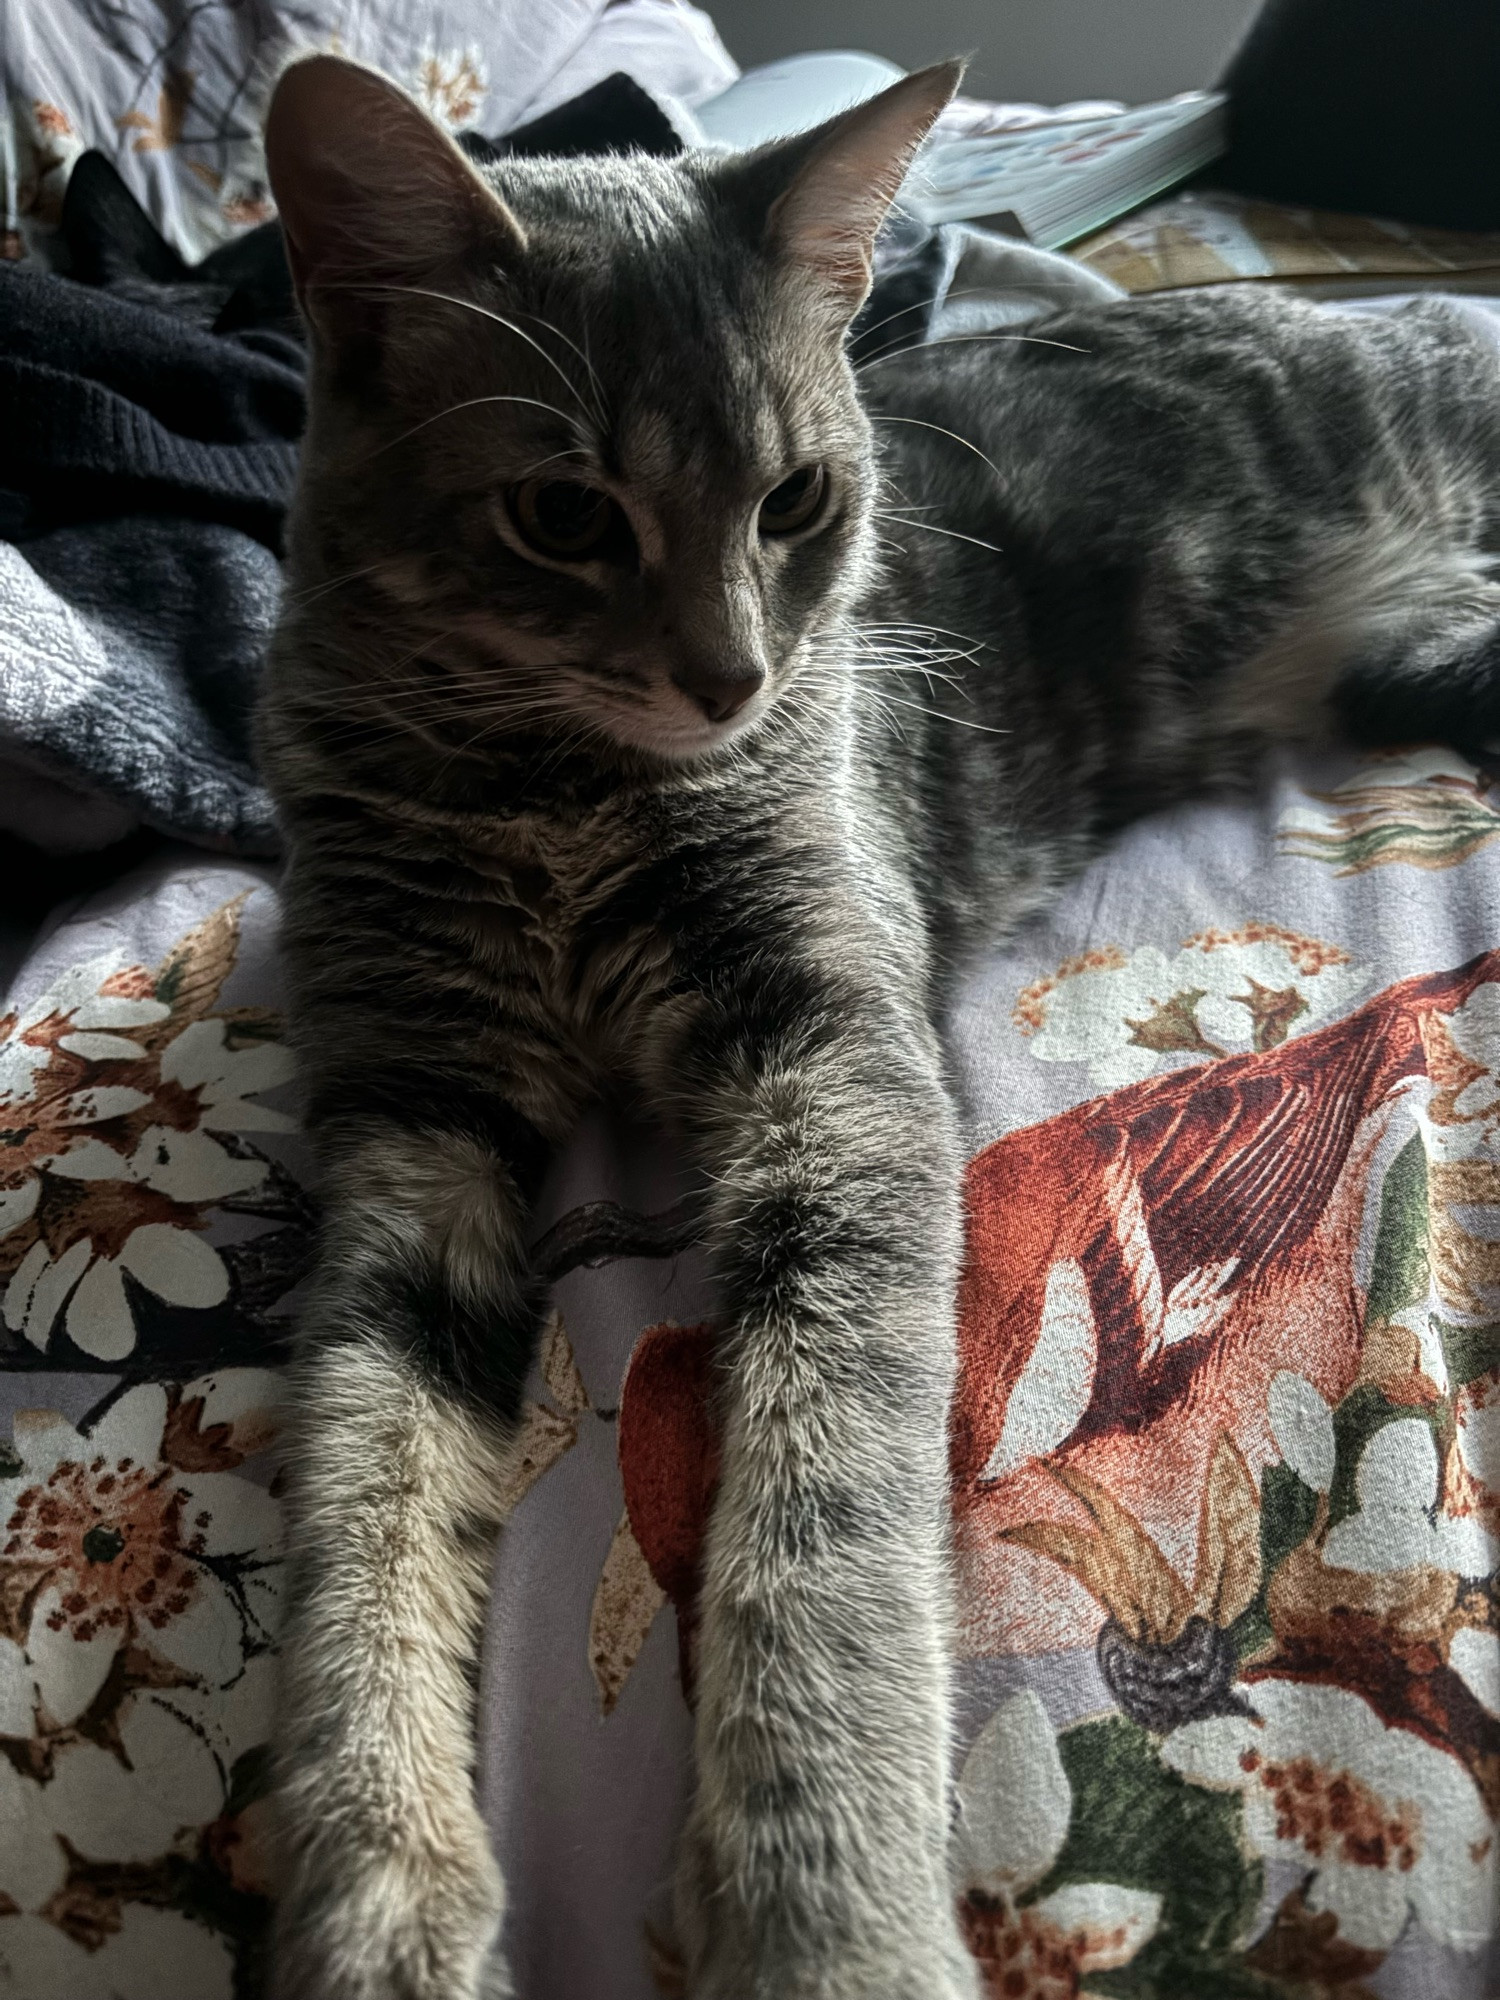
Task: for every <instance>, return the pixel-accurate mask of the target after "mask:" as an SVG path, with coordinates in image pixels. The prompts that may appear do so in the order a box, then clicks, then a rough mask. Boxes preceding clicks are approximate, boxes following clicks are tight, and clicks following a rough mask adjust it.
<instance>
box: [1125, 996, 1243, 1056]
mask: <svg viewBox="0 0 1500 2000" xmlns="http://www.w3.org/2000/svg"><path fill="white" fill-rule="evenodd" d="M1206 990H1207V989H1206V988H1204V987H1201V986H1200V987H1197V988H1195V989H1193V990H1191V991H1188V992H1184V993H1174V994H1173V995H1172V997H1171V999H1170V1000H1156V1001H1153V1002H1152V1006H1151V1012H1150V1013H1149V1014H1148V1015H1147V1016H1146V1018H1145V1019H1144V1020H1143V1021H1134V1020H1132V1019H1131V1018H1130V1016H1129V1015H1127V1016H1126V1017H1125V1025H1126V1027H1128V1028H1129V1030H1130V1039H1131V1041H1133V1042H1134V1043H1135V1044H1136V1046H1137V1047H1138V1048H1142V1049H1151V1050H1152V1051H1153V1052H1154V1053H1155V1054H1156V1055H1159V1056H1165V1055H1172V1054H1174V1053H1175V1052H1177V1051H1179V1050H1189V1051H1191V1052H1192V1053H1193V1054H1195V1055H1206V1056H1221V1055H1223V1053H1224V1051H1223V1050H1222V1049H1221V1048H1220V1047H1219V1046H1218V1044H1217V1043H1216V1042H1211V1041H1209V1039H1208V1037H1207V1036H1206V1035H1205V1034H1204V1032H1203V1030H1202V1029H1201V1028H1200V1027H1199V1026H1198V1002H1199V1001H1200V1000H1201V999H1202V998H1203V996H1204V993H1205V991H1206Z"/></svg>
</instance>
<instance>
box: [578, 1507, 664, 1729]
mask: <svg viewBox="0 0 1500 2000" xmlns="http://www.w3.org/2000/svg"><path fill="white" fill-rule="evenodd" d="M666 1601H667V1593H666V1592H665V1591H664V1590H663V1589H662V1587H661V1585H660V1584H659V1583H658V1582H657V1581H656V1578H655V1577H654V1576H653V1575H652V1574H651V1571H650V1569H649V1568H648V1567H647V1563H646V1558H645V1557H644V1556H643V1555H642V1554H641V1548H640V1544H639V1542H637V1540H636V1538H635V1536H634V1535H633V1534H632V1533H631V1529H630V1516H629V1514H622V1515H621V1516H620V1519H619V1521H618V1523H617V1524H616V1527H615V1532H614V1535H613V1537H612V1539H611V1541H610V1545H609V1554H608V1555H607V1556H606V1557H605V1558H604V1567H603V1569H602V1570H601V1571H600V1572H599V1585H598V1588H597V1589H596V1590H595V1592H594V1603H593V1608H592V1610H591V1611H590V1613H589V1666H590V1667H591V1668H592V1670H593V1675H594V1685H595V1686H596V1687H597V1688H598V1690H599V1708H600V1712H601V1713H602V1714H604V1715H612V1714H613V1713H614V1709H615V1704H616V1703H617V1702H618V1701H619V1699H620V1695H621V1693H622V1692H623V1690H624V1687H625V1683H626V1681H627V1680H628V1679H629V1678H630V1670H631V1668H632V1667H634V1665H635V1663H636V1661H637V1660H638V1659H639V1658H640V1653H641V1648H642V1646H644V1645H645V1643H646V1634H647V1633H648V1632H649V1631H650V1630H651V1627H652V1625H653V1623H654V1622H655V1619H656V1614H657V1612H658V1611H660V1610H661V1608H662V1606H663V1605H664V1604H665V1603H666Z"/></svg>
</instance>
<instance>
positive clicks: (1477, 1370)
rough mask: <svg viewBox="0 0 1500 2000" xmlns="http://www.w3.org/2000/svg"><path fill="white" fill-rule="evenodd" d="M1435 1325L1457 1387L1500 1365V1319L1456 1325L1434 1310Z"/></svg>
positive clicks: (1444, 1356)
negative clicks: (1481, 1324) (1483, 1323)
mask: <svg viewBox="0 0 1500 2000" xmlns="http://www.w3.org/2000/svg"><path fill="white" fill-rule="evenodd" d="M1432 1325H1433V1329H1434V1331H1435V1332H1436V1334H1437V1337H1438V1339H1439V1340H1440V1341H1441V1342H1442V1343H1443V1359H1444V1360H1445V1361H1446V1362H1447V1364H1448V1375H1449V1379H1450V1380H1451V1381H1452V1383H1453V1386H1454V1387H1455V1388H1456V1389H1461V1388H1463V1387H1464V1385H1465V1384H1466V1383H1469V1382H1477V1381H1478V1379H1479V1377H1480V1376H1481V1375H1488V1374H1489V1372H1490V1370H1491V1369H1492V1368H1500V1321H1491V1323H1490V1324H1489V1325H1488V1326H1453V1325H1450V1323H1449V1322H1448V1321H1447V1320H1445V1319H1440V1318H1439V1317H1438V1315H1437V1314H1436V1313H1434V1314H1433V1315H1432Z"/></svg>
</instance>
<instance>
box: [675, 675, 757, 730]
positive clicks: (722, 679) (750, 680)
mask: <svg viewBox="0 0 1500 2000" xmlns="http://www.w3.org/2000/svg"><path fill="white" fill-rule="evenodd" d="M765 678H766V676H765V671H764V669H763V668H760V667H751V668H749V669H748V670H745V671H741V672H739V673H735V674H726V673H724V672H723V671H722V670H720V669H719V668H717V667H713V666H708V665H703V666H683V667H678V668H677V669H676V671H675V672H674V673H673V675H672V679H673V680H674V681H675V682H676V683H677V685H678V687H680V688H681V689H682V691H683V693H684V694H686V695H691V696H692V698H693V700H694V701H695V702H697V704H698V706H699V707H700V708H701V709H702V710H703V713H704V714H705V715H706V716H707V717H708V719H709V721H710V722H728V720H729V718H730V717H731V716H732V715H738V714H739V712H740V710H741V709H742V708H743V707H744V706H745V703H746V702H747V701H749V699H750V697H751V696H752V695H753V694H755V693H756V692H757V691H758V689H759V688H760V687H761V686H762V685H763V684H764V682H765Z"/></svg>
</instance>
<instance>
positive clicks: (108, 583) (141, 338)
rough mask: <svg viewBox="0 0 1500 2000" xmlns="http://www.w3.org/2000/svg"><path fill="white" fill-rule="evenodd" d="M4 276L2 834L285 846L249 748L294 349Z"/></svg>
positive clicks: (40, 276) (273, 595)
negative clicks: (150, 830)
mask: <svg viewBox="0 0 1500 2000" xmlns="http://www.w3.org/2000/svg"><path fill="white" fill-rule="evenodd" d="M166 307H167V302H166V301H165V300H163V301H160V302H157V303H150V304H148V303H145V302H141V301H138V300H135V299H128V298H117V297H115V296H113V295H112V294H111V293H109V292H106V291H102V290H97V289H93V288H89V287H85V286H82V285H77V284H73V283H69V282H68V281H67V280H65V279H61V278H57V277H52V276H49V275H47V274H44V273H33V272H30V271H27V270H24V269H15V268H12V267H6V266H0V527H3V530H4V533H5V535H6V537H7V540H6V541H5V542H3V543H0V826H3V827H4V829H5V830H6V831H9V832H14V833H19V834H22V835H24V836H26V837H27V838H28V839H30V840H32V841H33V842H35V843H36V844H37V845H40V846H42V847H46V848H49V849H52V850H54V851H57V850H59V849H63V850H66V849H77V848H81V847H82V848H87V847H96V846H104V845H107V844H108V843H109V841H110V840H113V839H118V838H120V837H121V835H123V834H124V833H126V832H128V831H129V830H130V829H131V827H132V826H133V825H135V824H138V823H140V822H143V821H144V822H146V823H148V824H152V825H156V826H159V827H162V828H170V829H172V830H175V831H177V832H180V833H183V834H186V835H187V836H188V837H190V838H193V839H196V840H199V841H202V842H203V843H205V844H207V845H211V846H221V847H225V848H231V849H235V850H237V851H240V852H245V853H267V852H270V851H271V850H272V848H273V847H274V834H273V832H272V827H271V815H270V808H269V804H268V801H267V799H266V797H265V794H264V792H263V791H262V790H261V788H260V786H259V784H258V783H257V782H256V779H255V777H254V774H253V772H252V770H251V766H250V759H249V749H248V742H247V724H248V717H249V710H250V706H251V703H252V701H253V697H254V690H255V683H256V676H257V673H258V669H259V665H260V662H261V659H262V657H263V655H264V652H265V647H266V643H267V640H268V638H269V634H270V630H271V626H272V624H273V622H274V620H275V616H276V607H277V602H278V596H279V570H278V564H277V557H276V550H277V548H278V546H279V536H280V525H281V518H282V513H283V510H284V508H285V505H286V501H287V496H288V494H289V492H290V490H291V484H292V480H293V478H294V476H295V471H296V452H297V439H298V437H299V436H300V434H301V430H302V423H303V409H304V403H303V389H302V376H303V364H302V357H301V353H300V349H299V347H298V345H297V343H296V342H295V341H294V340H292V339H291V338H290V337H289V336H288V335H286V334H281V333H275V332H270V331H262V332H259V333H244V334H228V335H224V334H217V333H213V332H211V331H208V330H206V329H204V328H201V327H198V326H194V325H192V324H190V323H188V322H187V321H186V320H184V319H183V318H182V317H180V316H178V314H176V313H174V312H172V311H170V310H167V309H166Z"/></svg>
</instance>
